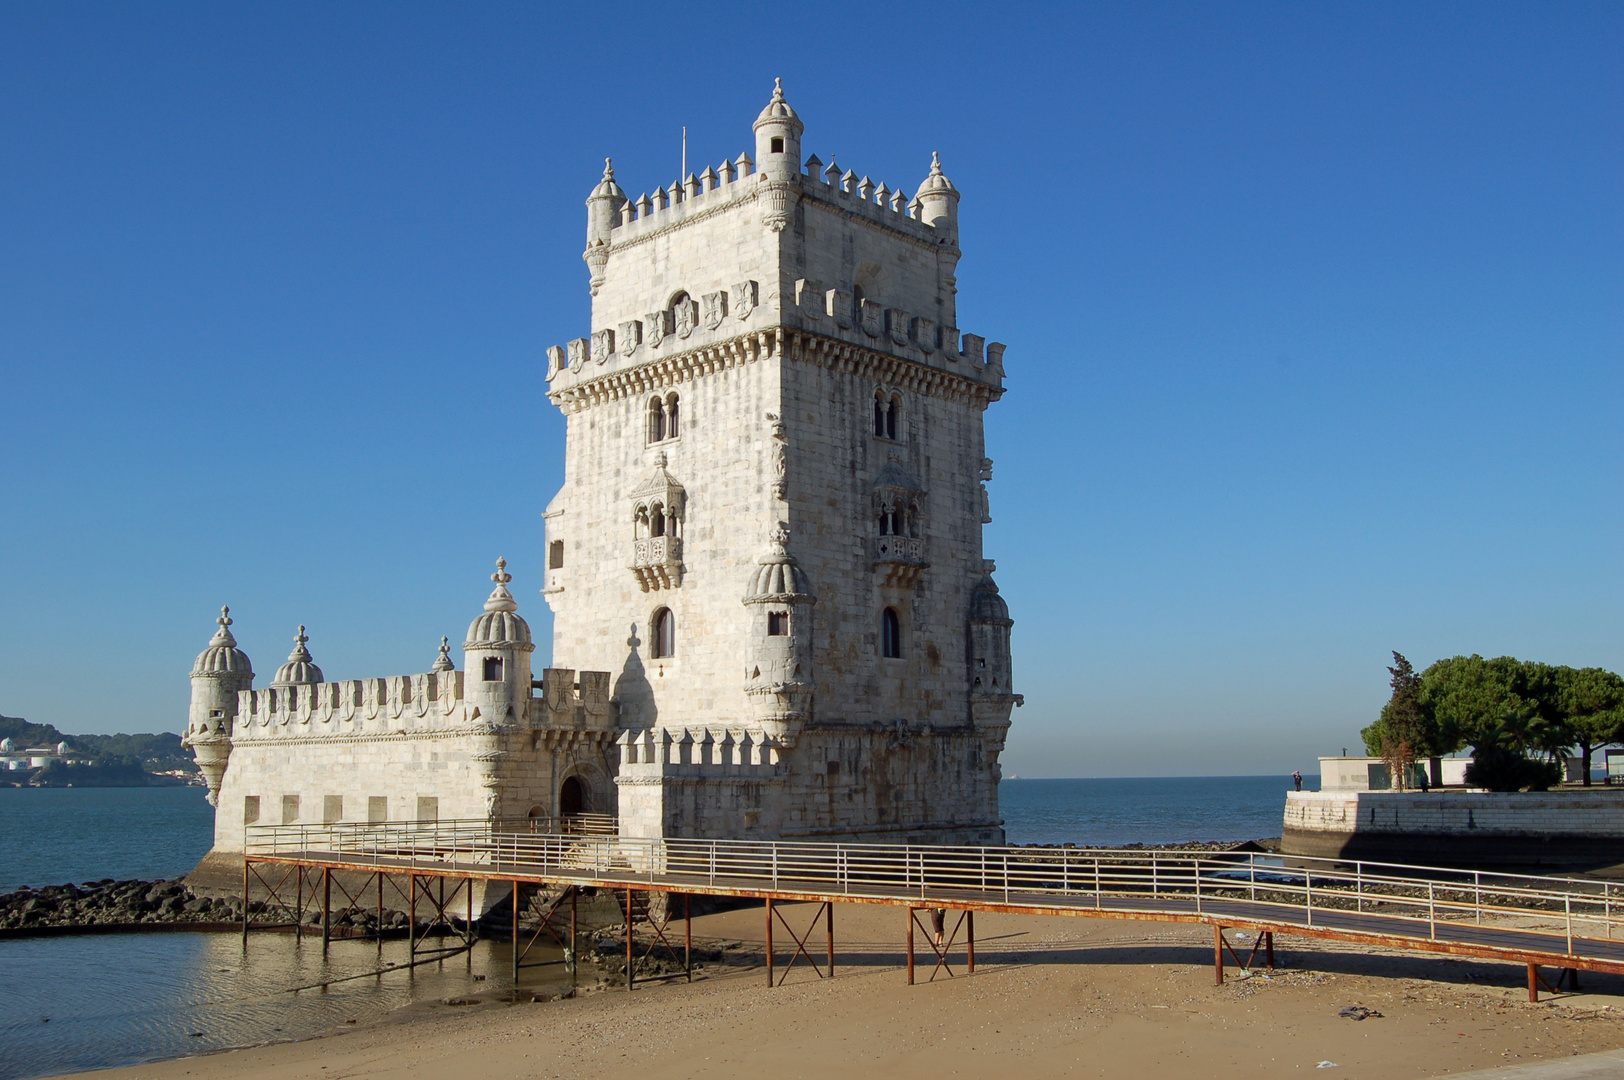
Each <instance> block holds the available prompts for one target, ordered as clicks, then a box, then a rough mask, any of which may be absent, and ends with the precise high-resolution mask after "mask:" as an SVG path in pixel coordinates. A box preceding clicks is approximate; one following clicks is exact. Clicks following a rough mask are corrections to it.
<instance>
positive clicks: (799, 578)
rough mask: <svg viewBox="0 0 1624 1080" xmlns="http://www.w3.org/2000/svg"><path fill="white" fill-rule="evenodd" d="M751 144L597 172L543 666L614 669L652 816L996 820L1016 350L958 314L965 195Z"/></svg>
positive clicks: (625, 760) (572, 347) (555, 379)
mask: <svg viewBox="0 0 1624 1080" xmlns="http://www.w3.org/2000/svg"><path fill="white" fill-rule="evenodd" d="M803 131H804V127H803V124H802V122H801V119H800V117H799V116H797V115H796V113H795V110H794V109H793V108H791V107H790V105H789V103H788V101H787V100H786V99H785V97H784V93H783V90H782V87H781V86H779V87H777V88H775V89H774V91H773V95H772V100H771V101H769V102H768V104H767V107H766V108H765V109H763V110H762V112H761V115H760V116H759V117H758V118H757V119H756V121H755V124H754V126H753V132H754V136H755V147H754V156H752V154H751V153H741V154H740V155H739V156H738V157H737V158H735V159H733V160H731V161H722V162H720V163H718V164H717V165H714V166H707V167H706V168H705V169H704V170H703V172H700V173H698V174H697V175H696V174H694V173H690V174H689V175H687V176H685V177H680V178H678V179H677V181H676V182H675V183H672V184H670V185H669V186H668V187H663V188H653V189H652V190H651V192H649V193H645V194H642V195H639V196H638V197H637V198H635V199H633V198H628V197H627V196H626V194H625V192H624V191H623V190H622V189H621V188H620V186H619V184H618V183H617V181H616V178H615V175H614V170H613V167H612V165H610V164H608V163H606V165H605V168H604V174H603V178H602V180H601V181H600V182H599V184H598V185H597V186H596V187H595V188H594V189H593V190H592V193H591V195H590V196H589V197H588V199H587V245H586V250H585V253H584V258H585V261H586V263H587V267H588V287H589V289H590V291H591V293H592V321H591V328H590V330H589V332H588V333H587V334H586V335H584V336H582V337H578V338H576V339H574V340H572V341H569V342H568V343H566V344H565V345H562V346H555V347H553V348H550V349H549V350H548V366H547V379H548V382H549V397H550V399H551V400H552V402H553V403H554V404H555V405H557V406H558V407H559V409H561V410H562V411H563V413H564V415H565V417H566V420H567V429H568V434H567V444H566V456H565V481H564V486H563V488H562V489H561V490H560V491H559V493H558V495H557V496H556V497H555V498H554V499H553V501H552V503H551V504H550V505H549V507H548V508H547V511H546V515H545V518H546V529H547V552H548V563H547V565H548V569H547V586H546V588H545V590H544V593H545V596H546V598H547V601H548V603H549V604H550V605H551V607H552V609H553V612H554V615H555V621H554V656H555V662H556V663H570V664H572V665H573V666H575V667H577V668H593V669H600V670H608V671H610V672H612V673H613V686H612V701H613V702H614V704H615V706H616V707H617V709H618V721H617V722H618V727H619V730H620V736H619V738H620V744H621V746H620V758H619V765H618V768H619V773H618V776H617V780H616V782H617V788H618V802H619V812H620V814H621V819H622V830H623V831H624V832H626V833H628V834H633V835H677V836H683V835H704V836H741V837H743V836H763V837H767V836H771V837H786V838H787V837H816V836H860V837H867V838H870V839H882V838H883V839H895V840H899V841H900V840H917V841H934V842H984V841H992V842H996V841H1001V839H1002V829H1001V828H1000V824H1001V823H1000V820H999V815H998V794H997V782H998V777H999V768H998V756H999V753H1000V752H1001V750H1002V748H1003V744H1004V736H1005V732H1006V730H1007V728H1008V726H1009V717H1010V711H1011V709H1012V707H1013V706H1015V705H1016V704H1019V702H1020V698H1019V696H1018V695H1016V694H1014V693H1013V691H1012V689H1011V685H1010V650H1009V632H1010V631H1009V628H1010V626H1011V625H1012V624H1011V622H1010V620H1009V617H1008V610H1007V608H1006V607H1005V606H1004V602H1003V600H1002V599H1001V598H1000V597H999V596H998V594H997V587H996V585H994V584H993V583H992V578H991V573H992V564H991V563H990V562H988V561H986V560H985V559H984V558H983V553H982V542H981V534H982V525H983V524H984V523H985V522H986V521H988V520H990V516H989V515H988V513H987V496H986V487H985V484H986V482H987V481H988V480H990V479H991V466H992V462H991V461H990V460H988V459H987V457H986V453H985V446H984V438H983V425H982V414H983V412H984V410H985V409H986V408H987V406H988V405H989V404H990V403H992V402H994V401H997V400H998V399H999V398H1000V397H1001V396H1002V394H1003V378H1004V368H1003V353H1004V347H1003V346H1002V345H999V344H997V343H996V342H994V343H984V339H983V338H981V337H978V336H976V335H974V334H967V333H966V334H961V333H960V331H959V328H958V317H957V306H956V303H955V297H956V281H955V276H954V275H955V272H956V269H957V266H958V261H959V257H960V252H959V247H958V209H959V192H958V190H957V189H956V188H955V187H954V185H953V184H952V182H951V181H949V180H948V178H947V176H946V175H945V174H944V173H943V171H942V167H941V164H940V162H939V161H938V160H937V159H936V157H935V155H934V154H933V155H932V159H931V165H930V170H929V174H928V175H927V176H926V178H925V180H924V182H923V183H922V184H921V185H920V186H919V189H918V191H917V192H916V194H915V195H914V197H912V198H910V197H909V196H908V195H907V194H906V193H905V192H904V191H902V190H900V189H893V188H890V187H888V186H887V185H886V184H884V183H880V184H875V183H874V182H872V181H871V180H870V179H869V178H868V177H867V176H863V177H861V178H859V177H858V176H857V175H856V174H855V173H854V172H853V171H852V170H851V169H849V168H848V169H844V170H843V169H842V168H841V167H840V166H839V165H837V164H836V163H835V162H834V161H832V160H831V161H830V162H829V163H828V164H827V165H826V164H825V163H824V162H822V161H821V160H819V159H818V157H817V156H816V155H813V156H810V157H807V158H806V159H805V160H804V161H803V160H802V158H801V137H802V134H803Z"/></svg>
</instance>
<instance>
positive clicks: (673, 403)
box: [648, 394, 680, 443]
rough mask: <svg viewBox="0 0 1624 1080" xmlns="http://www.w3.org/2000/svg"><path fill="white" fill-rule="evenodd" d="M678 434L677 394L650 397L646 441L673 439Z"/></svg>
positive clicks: (655, 441) (654, 441)
mask: <svg viewBox="0 0 1624 1080" xmlns="http://www.w3.org/2000/svg"><path fill="white" fill-rule="evenodd" d="M678 434H680V429H679V427H678V424H677V395H676V394H667V395H666V396H665V397H663V398H659V397H655V398H650V399H649V403H648V441H649V442H651V443H657V442H664V441H665V440H667V439H675V438H676V437H677V435H678Z"/></svg>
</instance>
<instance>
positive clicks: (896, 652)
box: [880, 608, 902, 660]
mask: <svg viewBox="0 0 1624 1080" xmlns="http://www.w3.org/2000/svg"><path fill="white" fill-rule="evenodd" d="M880 655H882V656H888V657H890V658H891V659H893V660H895V659H899V658H900V657H901V656H902V620H901V619H898V618H897V609H896V608H886V609H885V611H884V612H882V613H881V615H880Z"/></svg>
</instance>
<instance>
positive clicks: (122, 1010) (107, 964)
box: [0, 933, 569, 1080]
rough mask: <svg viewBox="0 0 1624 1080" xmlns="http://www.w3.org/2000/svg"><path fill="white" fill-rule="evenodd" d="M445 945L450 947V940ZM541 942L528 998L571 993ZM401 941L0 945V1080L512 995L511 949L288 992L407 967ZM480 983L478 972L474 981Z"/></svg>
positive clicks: (225, 939) (264, 938)
mask: <svg viewBox="0 0 1624 1080" xmlns="http://www.w3.org/2000/svg"><path fill="white" fill-rule="evenodd" d="M446 940H447V943H450V942H452V941H454V940H455V939H451V938H448V939H446ZM558 956H559V954H558V952H557V950H554V951H552V952H551V953H546V954H544V953H543V952H542V949H541V945H540V943H538V944H537V946H536V947H535V948H534V949H532V950H531V952H530V954H529V955H528V956H527V957H526V958H525V963H526V965H527V966H526V968H525V970H524V972H523V973H522V975H521V978H520V987H521V989H522V990H523V991H525V992H531V991H534V992H537V993H556V992H558V991H559V990H561V989H563V988H565V987H567V986H568V985H569V982H568V975H567V974H566V973H565V972H564V970H563V967H562V965H559V964H550V965H548V966H545V967H535V968H532V967H529V966H528V965H529V964H531V963H533V962H537V961H542V960H556V959H558ZM405 959H406V943H405V941H389V942H385V943H384V947H383V952H382V961H381V962H380V960H379V952H378V949H377V945H376V944H375V943H372V942H366V941H358V940H357V941H335V942H333V944H332V948H331V951H330V953H329V955H328V958H327V959H326V960H325V961H324V960H323V959H322V955H321V939H320V938H319V937H307V938H306V939H305V940H304V941H303V942H302V943H299V942H296V941H295V940H294V938H293V937H292V936H291V935H286V934H278V933H259V934H255V935H253V936H252V937H250V939H249V941H248V948H247V950H246V951H245V950H244V949H243V944H242V939H241V937H239V936H238V935H236V934H230V933H151V934H97V935H86V936H82V937H56V938H24V939H18V940H12V941H0V972H3V973H4V976H5V980H6V983H7V986H8V991H7V993H6V995H5V997H6V999H7V1006H6V1008H5V1009H4V1010H0V1048H3V1049H0V1080H22V1078H26V1077H33V1076H45V1075H51V1074H55V1073H61V1072H74V1071H78V1070H83V1069H97V1068H107V1067H110V1066H114V1065H130V1064H135V1063H139V1062H143V1061H151V1060H154V1059H156V1058H166V1057H178V1056H182V1055H185V1054H196V1053H201V1052H203V1051H206V1050H216V1049H219V1048H221V1047H228V1046H246V1045H252V1044H255V1043H264V1042H274V1041H278V1040H286V1039H299V1038H307V1037H309V1036H312V1035H316V1034H319V1033H321V1032H324V1031H330V1030H332V1029H334V1028H338V1027H342V1026H343V1025H344V1023H345V1021H348V1020H355V1021H357V1022H359V1023H366V1022H367V1021H369V1020H376V1019H378V1018H379V1017H381V1016H383V1015H384V1014H385V1013H387V1012H388V1011H389V1010H391V1009H396V1008H399V1007H401V1006H403V1005H408V1004H411V1003H412V1002H422V1001H434V1000H444V999H446V998H456V997H461V996H464V995H469V994H479V995H481V996H485V995H488V994H492V993H496V994H502V993H505V992H507V991H509V990H511V989H512V981H511V979H510V977H509V976H510V972H511V964H512V953H511V952H510V950H509V946H508V945H507V943H506V942H492V941H480V942H477V943H476V944H475V946H474V949H473V951H472V953H468V954H459V955H455V956H452V957H449V958H448V959H445V960H443V961H439V962H436V963H430V964H426V965H425V964H421V963H420V964H419V965H418V966H417V967H416V968H414V969H411V970H410V971H404V970H401V971H393V972H390V973H388V974H385V975H382V976H376V977H368V978H362V979H351V980H349V981H346V982H339V983H335V984H333V985H332V986H329V987H327V988H326V989H316V990H305V991H301V992H299V993H297V994H294V993H289V992H288V990H289V988H291V987H295V986H305V985H309V984H311V983H316V982H321V981H324V980H328V979H334V978H340V977H342V976H345V975H356V974H361V973H364V972H370V971H374V970H376V969H378V968H381V967H383V966H384V965H385V964H388V963H391V962H393V963H396V964H400V963H403V962H404V961H405ZM475 976H486V978H484V979H476V978H475Z"/></svg>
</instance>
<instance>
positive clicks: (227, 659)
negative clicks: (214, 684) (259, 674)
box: [192, 607, 254, 679]
mask: <svg viewBox="0 0 1624 1080" xmlns="http://www.w3.org/2000/svg"><path fill="white" fill-rule="evenodd" d="M214 621H215V622H217V623H219V624H220V629H218V630H216V631H215V632H214V637H212V638H210V639H209V647H208V648H206V649H204V650H203V651H202V652H200V653H198V654H197V662H196V663H194V664H193V665H192V677H193V678H196V677H197V676H199V675H211V676H215V677H219V676H240V675H246V676H248V677H249V678H250V679H252V678H253V677H254V666H253V665H252V664H250V663H249V662H248V654H247V653H245V652H243V651H242V650H241V649H239V648H237V639H236V638H235V637H233V636H232V635H231V629H230V627H231V622H232V620H231V609H230V608H229V607H222V608H221V609H220V617H219V618H218V619H216V620H214Z"/></svg>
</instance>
